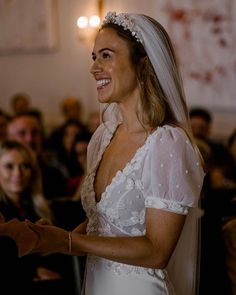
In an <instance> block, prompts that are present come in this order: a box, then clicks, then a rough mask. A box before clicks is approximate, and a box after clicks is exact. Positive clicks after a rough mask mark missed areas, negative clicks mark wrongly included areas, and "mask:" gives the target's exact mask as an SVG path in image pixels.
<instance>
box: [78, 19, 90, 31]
mask: <svg viewBox="0 0 236 295" xmlns="http://www.w3.org/2000/svg"><path fill="white" fill-rule="evenodd" d="M77 26H78V27H79V28H80V29H83V28H86V27H87V26H88V18H87V17H86V16H80V17H79V18H78V19H77Z"/></svg>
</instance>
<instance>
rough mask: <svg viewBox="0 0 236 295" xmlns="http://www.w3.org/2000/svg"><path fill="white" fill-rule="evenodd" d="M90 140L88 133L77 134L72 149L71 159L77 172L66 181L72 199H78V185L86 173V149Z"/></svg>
mask: <svg viewBox="0 0 236 295" xmlns="http://www.w3.org/2000/svg"><path fill="white" fill-rule="evenodd" d="M90 139H91V134H90V133H89V132H83V133H79V134H78V135H77V136H76V138H75V140H74V146H73V149H72V157H73V158H74V160H75V162H76V163H77V165H78V167H79V171H78V172H77V174H76V175H74V176H71V177H70V178H69V179H68V181H67V188H68V191H69V194H70V195H71V196H73V199H75V200H79V199H80V193H79V189H80V185H81V183H82V181H83V178H84V176H85V174H86V172H87V147H88V144H89V141H90Z"/></svg>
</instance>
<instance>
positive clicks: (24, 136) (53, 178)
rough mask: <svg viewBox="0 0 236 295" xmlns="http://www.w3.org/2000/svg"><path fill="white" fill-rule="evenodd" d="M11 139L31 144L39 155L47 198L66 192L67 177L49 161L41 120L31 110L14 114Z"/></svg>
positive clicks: (9, 129)
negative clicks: (46, 156) (45, 155)
mask: <svg viewBox="0 0 236 295" xmlns="http://www.w3.org/2000/svg"><path fill="white" fill-rule="evenodd" d="M7 136H8V138H9V139H15V140H18V141H20V142H23V143H25V144H27V145H29V146H30V147H31V148H32V149H33V150H34V152H35V153H36V155H37V157H38V162H39V165H40V169H41V173H42V180H43V193H44V195H45V197H46V198H47V199H53V198H58V197H61V196H64V195H65V193H66V182H65V178H64V176H63V175H62V173H61V172H60V170H58V169H56V168H55V167H53V166H51V165H50V164H48V163H47V161H46V159H45V157H44V150H43V130H42V125H41V122H40V121H39V120H38V118H37V117H36V116H35V114H32V113H31V112H25V113H21V114H18V115H17V116H14V117H13V118H12V120H11V121H10V123H9V124H8V128H7Z"/></svg>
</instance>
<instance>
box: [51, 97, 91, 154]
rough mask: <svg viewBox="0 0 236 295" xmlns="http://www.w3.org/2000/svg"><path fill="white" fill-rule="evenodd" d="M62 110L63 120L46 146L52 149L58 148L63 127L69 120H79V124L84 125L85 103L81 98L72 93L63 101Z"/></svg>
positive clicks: (52, 133) (53, 131)
mask: <svg viewBox="0 0 236 295" xmlns="http://www.w3.org/2000/svg"><path fill="white" fill-rule="evenodd" d="M60 111H61V114H62V116H63V121H62V123H61V124H60V125H59V126H57V127H56V128H54V129H53V130H52V132H51V133H50V134H49V136H48V137H47V139H46V147H47V148H49V149H52V150H57V147H58V144H59V143H60V139H61V136H62V131H63V128H64V126H65V124H67V122H68V121H71V120H72V121H77V122H78V124H80V125H81V126H84V123H83V119H82V116H83V105H82V102H81V99H80V98H78V97H76V96H72V95H69V96H66V97H65V98H64V99H63V100H62V102H61V105H60ZM84 128H85V126H84Z"/></svg>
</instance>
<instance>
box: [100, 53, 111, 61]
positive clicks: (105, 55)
mask: <svg viewBox="0 0 236 295" xmlns="http://www.w3.org/2000/svg"><path fill="white" fill-rule="evenodd" d="M110 57H111V54H110V53H109V52H106V51H104V52H103V53H102V58H104V59H107V58H110Z"/></svg>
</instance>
